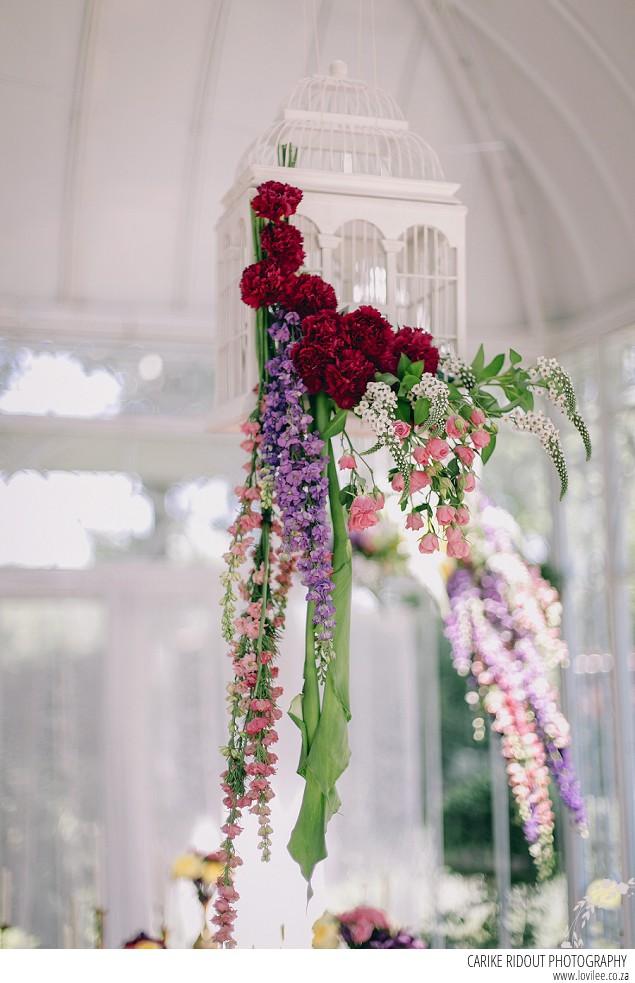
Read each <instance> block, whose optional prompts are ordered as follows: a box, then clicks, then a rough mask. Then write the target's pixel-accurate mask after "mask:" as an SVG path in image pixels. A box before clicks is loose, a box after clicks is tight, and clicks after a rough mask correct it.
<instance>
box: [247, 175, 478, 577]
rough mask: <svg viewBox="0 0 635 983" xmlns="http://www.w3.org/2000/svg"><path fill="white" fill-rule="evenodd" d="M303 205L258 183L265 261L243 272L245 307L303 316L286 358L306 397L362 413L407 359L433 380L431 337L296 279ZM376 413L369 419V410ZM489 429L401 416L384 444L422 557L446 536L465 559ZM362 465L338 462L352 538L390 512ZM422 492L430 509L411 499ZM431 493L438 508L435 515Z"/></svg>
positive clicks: (309, 278)
mask: <svg viewBox="0 0 635 983" xmlns="http://www.w3.org/2000/svg"><path fill="white" fill-rule="evenodd" d="M301 199H302V192H301V191H300V190H299V189H298V188H293V187H292V186H291V185H288V184H282V183H280V182H277V181H267V182H265V183H264V184H261V185H260V186H259V188H258V193H257V194H256V196H255V197H254V199H253V200H252V209H253V212H254V215H255V216H257V218H258V219H259V226H258V233H259V236H260V246H261V251H262V255H263V258H262V259H261V260H259V261H258V262H256V263H254V264H252V265H251V266H249V267H247V269H245V271H244V273H243V276H242V279H241V282H240V290H241V296H242V299H243V301H244V303H245V304H247V305H248V306H250V307H252V308H254V309H256V310H258V309H262V308H267V307H269V308H274V309H276V310H282V311H293V312H295V313H296V314H297V315H298V316H299V318H300V319H301V334H300V338H299V339H298V340H297V341H295V343H294V344H291V345H290V347H289V355H290V357H291V358H292V360H293V363H294V365H295V367H296V371H297V373H298V375H299V376H300V378H301V379H302V381H303V383H304V385H305V386H306V389H307V391H308V393H309V394H310V395H317V394H318V393H320V392H325V393H326V394H327V395H328V396H330V397H331V398H332V399H333V401H334V403H335V404H336V406H337V407H339V408H340V409H344V410H352V409H355V408H357V409H356V412H357V413H358V415H360V414H359V404H360V401H361V400H362V399H363V398H364V397H365V396H366V395H367V389H368V386H369V383H373V382H374V381H376V380H379V379H386V380H389V382H388V384H387V385H386V384H385V383H384V385H385V388H389V387H390V386H395V385H396V386H398V384H399V382H398V379H397V372H398V367H399V365H400V361H401V360H402V356H406V357H407V360H409V362H410V364H413V365H414V364H415V363H416V364H417V365H418V367H419V369H418V371H419V378H420V379H421V377H422V376H423V377H424V378H426V377H427V378H430V377H433V378H436V376H437V371H438V368H439V351H438V349H437V348H436V347H435V346H434V344H433V340H432V337H431V335H430V334H429V333H428V332H426V331H425V330H423V329H421V328H411V327H407V326H406V327H402V328H400V329H398V330H395V329H393V327H392V326H391V324H390V323H389V322H388V321H387V320H386V319H385V318H384V317H383V315H382V314H381V313H380V312H379V311H378V310H376V309H375V308H373V307H370V306H362V307H359V308H358V309H356V310H354V311H350V312H348V313H338V311H337V306H338V305H337V297H336V295H335V291H334V289H333V287H332V286H331V285H330V284H328V283H326V282H325V281H324V280H323V279H322V278H321V277H320V276H316V275H313V274H309V273H298V270H299V269H300V267H301V265H302V263H303V261H304V259H305V254H304V248H303V238H302V235H301V233H300V232H299V230H298V229H296V228H295V227H294V226H292V225H290V224H289V217H290V216H291V215H293V214H294V213H295V212H296V210H297V207H298V205H299V203H300V201H301ZM463 405H464V406H468V403H464V404H463ZM370 412H371V415H372V412H373V410H372V407H371V410H370ZM362 415H363V414H362ZM411 419H412V418H411ZM366 422H368V420H367V421H366ZM485 423H486V419H485V415H484V414H483V412H482V411H481V410H480V409H478V408H476V407H469V409H468V412H467V413H465V414H464V415H459V414H458V413H451V412H450V411H448V414H447V419H446V420H445V421H439V426H437V427H436V428H435V429H433V430H432V431H429V430H426V428H425V427H416V426H415V425H414V422H413V423H408V422H406V421H404V420H403V419H398V418H395V419H394V420H393V421H392V425H391V426H392V429H391V430H390V432H389V433H388V434H386V433H385V432H384V433H383V434H382V435H381V437H380V443H382V444H383V445H384V446H388V447H389V448H390V449H391V450H392V452H393V456H394V457H395V460H396V462H397V463H398V464H399V461H401V467H399V466H398V467H397V469H396V470H395V472H391V474H390V475H389V477H391V478H392V487H393V489H394V490H395V491H398V492H402V493H404V489H405V488H406V483H407V490H406V493H405V495H403V494H402V504H403V507H404V508H406V507H407V505H406V501H407V502H408V503H409V504H410V506H411V511H409V514H408V516H407V518H406V527H407V528H409V529H412V530H416V531H419V532H420V540H419V550H420V551H421V552H422V553H433V552H435V551H436V550H438V549H440V538H439V536H440V535H441V536H442V538H444V539H445V542H446V548H447V552H448V554H449V555H450V556H453V557H456V558H460V559H468V558H469V553H470V551H469V544H468V542H467V540H466V539H465V538H464V532H465V530H464V527H465V526H466V525H467V523H468V521H469V513H468V510H467V507H466V506H465V505H464V504H463V498H464V494H465V493H466V492H469V491H472V490H473V489H474V486H475V480H474V475H473V473H472V465H473V463H474V460H475V457H476V454H477V453H479V452H480V451H481V450H483V449H484V448H485V447H486V446H487V444H488V443H489V442H490V434H489V432H488V430H487V429H486V428H485V426H484V424H485ZM371 428H372V421H371ZM375 432H376V433H377V430H375ZM351 450H352V448H351ZM452 462H454V463H452ZM357 463H358V462H357V461H356V457H355V456H354V454H353V453H351V454H344V455H343V457H342V458H341V459H340V462H339V465H340V469H347V468H350V469H351V470H352V471H353V477H352V479H351V483H350V485H349V490H350V494H349V495H348V498H347V501H346V507H347V509H348V512H349V520H348V526H349V529H350V530H351V531H353V532H359V531H362V530H363V529H367V528H369V527H370V526H372V525H374V524H375V523H376V522H378V512H379V511H380V510H381V509H382V508H383V506H384V498H383V495H382V494H381V492H380V491H379V489H377V488H376V487H375V486H374V484H373V487H372V489H368V490H367V489H366V487H365V483H364V481H363V480H362V478H361V476H360V473H359V469H358V467H357ZM448 465H451V466H450V467H449V468H448V467H447V466H448ZM423 491H425V492H426V501H425V502H418V501H417V500H416V499H414V498H413V496H414V495H416V494H417V493H418V492H423ZM431 495H434V497H435V499H436V502H437V505H436V508H434V509H433V507H432V505H431V501H433V500H434V499H431ZM404 499H405V500H406V501H404Z"/></svg>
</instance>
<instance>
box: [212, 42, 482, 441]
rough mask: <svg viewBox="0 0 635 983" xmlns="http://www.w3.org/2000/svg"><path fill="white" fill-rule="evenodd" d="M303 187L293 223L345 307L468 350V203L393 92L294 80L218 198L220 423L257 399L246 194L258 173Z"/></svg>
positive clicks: (334, 73)
mask: <svg viewBox="0 0 635 983" xmlns="http://www.w3.org/2000/svg"><path fill="white" fill-rule="evenodd" d="M269 180H275V181H281V182H285V183H287V184H292V185H295V186H296V187H298V188H301V189H302V192H303V199H302V202H301V203H300V206H299V208H298V212H297V214H296V215H295V216H293V218H292V219H291V221H292V222H293V224H294V225H296V226H297V227H298V228H299V229H300V231H301V232H302V234H303V236H304V244H305V252H306V261H305V269H306V270H308V271H309V272H310V273H319V274H320V275H321V276H323V277H324V279H325V280H327V281H328V282H330V283H332V284H333V286H334V288H335V291H336V293H337V297H338V302H339V304H340V306H341V307H347V308H349V309H353V308H355V307H359V306H360V305H362V304H370V305H371V306H373V307H376V308H377V309H378V310H380V311H381V312H382V313H383V314H384V315H385V316H386V317H387V318H388V320H389V321H390V323H391V324H393V325H395V327H397V326H399V327H402V326H404V325H409V326H410V327H421V328H425V329H426V330H427V331H429V332H430V333H431V334H432V335H433V337H434V339H435V342H436V344H437V345H452V346H453V347H455V348H457V349H458V350H459V351H461V350H462V348H463V341H464V332H465V212H466V210H465V207H464V206H463V205H462V204H461V203H460V202H459V200H458V199H457V198H456V197H455V194H456V192H457V191H458V188H459V185H458V184H450V183H448V182H446V181H445V179H444V176H443V171H442V170H441V165H440V164H439V160H438V157H437V155H436V154H435V152H434V151H433V150H432V148H431V147H430V146H429V145H428V144H427V143H425V141H424V140H422V139H421V137H419V136H417V135H416V134H414V133H411V132H410V130H409V128H408V123H407V122H406V120H405V119H404V118H403V115H402V113H401V110H400V109H399V107H398V106H397V104H396V103H395V101H394V100H393V99H392V98H391V97H390V96H388V95H387V94H386V93H384V92H381V91H380V90H379V89H376V88H373V87H372V86H369V85H367V84H366V83H364V82H360V81H357V80H353V79H349V78H347V72H346V65H345V64H344V63H343V62H335V63H334V64H333V65H332V66H331V74H330V75H328V76H313V77H311V78H307V79H303V80H302V81H300V82H299V83H298V84H297V85H296V87H295V89H294V90H293V92H292V93H291V96H290V98H289V100H288V103H287V106H286V108H285V109H284V112H283V114H282V117H281V118H280V119H278V120H276V121H274V122H273V123H272V124H271V125H270V126H269V127H267V129H266V130H265V131H264V132H263V133H262V134H261V135H260V136H259V137H258V138H257V139H256V140H255V141H254V142H253V143H252V144H251V146H250V147H249V148H248V149H247V151H246V152H245V154H244V155H243V157H242V158H241V160H240V162H239V164H238V168H237V171H236V180H235V182H234V184H233V186H232V188H231V189H230V190H229V191H228V193H227V194H226V195H225V197H224V199H223V206H224V211H223V215H222V217H221V219H220V221H219V224H218V247H219V287H218V310H217V326H216V400H215V402H216V409H215V411H214V416H213V420H212V427H213V428H214V429H215V430H229V429H234V427H235V426H236V425H237V424H238V423H239V422H240V421H242V420H244V419H246V417H247V416H248V415H249V413H250V412H251V411H252V409H253V406H254V393H253V390H254V386H255V385H256V382H257V372H256V356H255V329H254V312H253V311H251V310H250V309H249V308H247V307H246V306H245V305H244V304H242V302H241V299H240V293H239V289H238V284H239V280H240V276H241V273H242V270H243V268H244V267H245V266H247V265H249V264H250V263H252V262H253V261H254V259H253V244H252V235H251V211H250V201H251V199H252V198H253V196H254V194H255V189H256V187H257V186H258V185H259V184H260V183H261V182H263V181H269Z"/></svg>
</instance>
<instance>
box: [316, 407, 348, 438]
mask: <svg viewBox="0 0 635 983" xmlns="http://www.w3.org/2000/svg"><path fill="white" fill-rule="evenodd" d="M347 415H348V410H338V411H337V413H336V414H335V416H334V417H333V419H332V420H331V422H330V423H329V425H328V426H327V427H326V429H325V430H324V432H323V433H321V434H320V437H321V438H322V440H330V439H331V437H336V436H337V435H338V433H341V432H342V430H343V429H344V427H345V426H346V417H347Z"/></svg>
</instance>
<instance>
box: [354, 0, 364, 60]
mask: <svg viewBox="0 0 635 983" xmlns="http://www.w3.org/2000/svg"><path fill="white" fill-rule="evenodd" d="M357 11H358V13H357V67H356V73H355V74H356V78H358V79H361V77H362V30H363V27H364V0H357Z"/></svg>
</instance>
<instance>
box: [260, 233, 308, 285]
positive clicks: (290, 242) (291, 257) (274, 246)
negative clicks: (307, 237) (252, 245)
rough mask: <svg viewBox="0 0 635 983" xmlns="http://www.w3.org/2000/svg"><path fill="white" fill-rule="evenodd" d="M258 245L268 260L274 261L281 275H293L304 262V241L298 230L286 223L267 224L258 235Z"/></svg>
mask: <svg viewBox="0 0 635 983" xmlns="http://www.w3.org/2000/svg"><path fill="white" fill-rule="evenodd" d="M260 243H261V245H262V248H263V249H264V250H265V251H266V253H267V256H268V257H269V259H273V260H275V262H276V263H277V264H278V266H279V267H280V269H281V270H282V272H283V273H295V271H296V270H297V269H299V268H300V267H301V266H302V264H303V262H304V249H303V248H302V245H303V243H304V240H303V238H302V233H301V232H300V230H299V229H296V228H294V226H293V225H289V224H288V223H287V222H282V223H281V224H279V225H278V224H276V223H275V222H269V224H268V225H265V227H264V229H263V230H262V232H261V233H260Z"/></svg>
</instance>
